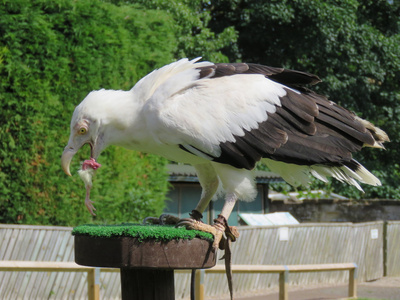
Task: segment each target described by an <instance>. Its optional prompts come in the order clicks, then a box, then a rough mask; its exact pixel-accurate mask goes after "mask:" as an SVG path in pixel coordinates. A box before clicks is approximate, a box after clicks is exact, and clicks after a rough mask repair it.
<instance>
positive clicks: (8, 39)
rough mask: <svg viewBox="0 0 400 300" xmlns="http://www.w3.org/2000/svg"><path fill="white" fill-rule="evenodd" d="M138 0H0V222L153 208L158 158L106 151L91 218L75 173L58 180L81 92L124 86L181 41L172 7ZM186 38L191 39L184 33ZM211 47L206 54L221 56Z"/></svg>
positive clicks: (162, 176)
mask: <svg viewBox="0 0 400 300" xmlns="http://www.w3.org/2000/svg"><path fill="white" fill-rule="evenodd" d="M143 3H144V2H143ZM143 3H142V4H140V3H139V2H138V3H133V4H132V3H131V4H130V3H126V2H121V3H117V4H116V3H112V2H111V1H110V2H107V1H105V2H104V1H97V0H80V1H67V0H56V1H45V0H42V1H41V0H39V1H29V0H13V1H3V2H2V5H1V6H0V77H1V81H0V143H1V147H0V223H29V224H53V225H76V224H78V223H82V222H88V221H96V222H122V221H125V222H127V221H138V220H140V219H142V218H143V217H145V216H147V215H149V214H151V215H155V214H160V213H161V212H162V209H163V207H164V200H165V194H166V192H167V185H168V183H167V175H166V172H165V171H166V170H165V164H166V161H165V160H164V159H161V158H159V157H155V156H152V155H146V154H142V153H134V152H131V151H126V150H124V149H121V148H116V147H110V148H109V149H108V150H106V151H105V152H104V153H103V154H102V155H101V157H100V159H99V162H100V163H101V164H102V165H103V167H102V168H101V169H100V170H99V171H98V172H97V174H96V177H95V179H94V188H93V190H92V200H94V201H96V203H95V207H96V208H97V209H98V210H97V214H98V216H97V217H96V218H95V219H94V220H91V216H90V214H89V213H88V212H87V211H86V208H85V206H84V205H83V200H84V197H85V190H84V185H83V183H82V182H81V181H80V179H79V177H78V176H77V175H75V176H73V178H72V179H71V178H67V176H65V175H64V174H63V172H62V170H61V167H60V156H61V153H62V150H63V147H64V146H65V145H66V143H67V141H68V136H69V133H68V131H69V122H70V118H71V115H72V112H73V109H74V107H75V106H76V105H77V104H79V102H80V101H81V100H82V99H83V98H84V97H85V96H86V94H87V93H88V92H89V91H91V90H95V89H100V88H108V89H130V88H131V87H132V86H133V84H134V83H135V82H136V81H137V80H138V79H140V78H141V77H142V76H144V75H146V74H147V73H148V72H150V71H152V70H153V69H154V68H156V67H160V66H162V65H164V64H166V63H169V62H171V61H173V60H174V56H175V55H176V54H177V53H178V52H179V51H181V50H179V48H178V46H179V45H178V44H177V43H176V38H177V37H180V38H182V39H184V38H185V37H184V36H182V32H183V31H187V30H186V29H184V27H185V26H186V25H185V24H179V23H178V22H176V15H178V14H179V13H180V10H179V7H175V8H174V13H171V12H169V11H166V10H164V9H155V7H151V5H147V7H146V6H144V5H143ZM153 8H154V9H153ZM189 8H190V7H189ZM186 10H187V9H186V8H185V9H182V12H181V13H182V14H184V13H185V11H186ZM189 12H190V9H189ZM190 13H191V16H188V17H187V22H191V21H190V20H191V18H192V17H193V15H194V13H192V12H190ZM196 20H197V19H196ZM196 20H195V21H196ZM196 22H198V21H196ZM199 26H202V24H199ZM206 31H209V30H208V29H206ZM188 35H189V34H188ZM209 38H210V40H212V39H213V38H214V37H213V36H212V34H210V36H209ZM186 39H187V40H188V41H194V40H196V38H195V35H194V36H192V35H191V34H190V37H189V36H187V37H186ZM216 39H217V38H216ZM180 43H181V44H182V43H184V41H183V40H181V41H180ZM190 44H191V43H189V42H188V43H187V46H188V49H192V46H190ZM193 44H195V42H193ZM217 48H218V47H217V46H216V47H214V48H213V49H212V50H210V51H208V52H207V55H208V56H209V57H221V55H220V54H218V51H217ZM192 50H193V49H192ZM188 51H189V50H188ZM194 53H195V50H193V51H192V53H191V54H194ZM88 157H89V148H87V149H86V150H85V149H82V150H81V151H80V153H78V154H77V156H76V157H75V158H74V161H73V165H72V166H71V170H73V171H74V170H78V169H79V164H80V162H81V161H83V160H84V159H87V158H88Z"/></svg>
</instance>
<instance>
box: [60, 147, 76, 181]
mask: <svg viewBox="0 0 400 300" xmlns="http://www.w3.org/2000/svg"><path fill="white" fill-rule="evenodd" d="M76 152H77V151H76V150H75V149H73V148H71V147H68V146H67V147H65V149H64V151H63V153H62V155H61V166H62V169H63V170H64V172H65V174H67V175H68V176H72V175H71V171H70V170H69V165H70V164H71V161H72V158H73V157H74V155H75V153H76Z"/></svg>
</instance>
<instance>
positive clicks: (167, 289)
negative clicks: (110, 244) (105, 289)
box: [120, 268, 175, 300]
mask: <svg viewBox="0 0 400 300" xmlns="http://www.w3.org/2000/svg"><path fill="white" fill-rule="evenodd" d="M120 272H121V292H122V300H143V299H146V300H158V299H165V300H174V299H175V289H174V271H173V270H160V269H131V268H121V271H120Z"/></svg>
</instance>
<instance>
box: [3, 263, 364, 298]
mask: <svg viewBox="0 0 400 300" xmlns="http://www.w3.org/2000/svg"><path fill="white" fill-rule="evenodd" d="M342 270H346V271H349V288H348V294H347V295H348V297H349V298H352V299H356V298H357V265H356V264H354V263H347V264H323V265H284V266H280V265H271V266H266V265H263V266H261V265H260V266H255V265H233V266H232V272H233V273H250V274H253V273H277V274H279V300H288V299H289V296H288V277H289V273H296V272H297V273H298V272H322V271H342ZM0 271H7V272H23V271H28V272H85V273H87V293H88V294H87V299H88V300H99V299H100V280H99V278H100V272H119V269H112V268H93V267H84V266H80V265H77V264H76V263H74V262H45V261H12V260H8V261H7V260H3V261H0ZM178 272H184V273H187V272H189V271H188V270H181V271H177V273H178ZM201 273H203V274H201ZM204 273H225V268H224V267H223V266H220V265H219V266H215V267H213V268H211V269H207V270H196V286H195V295H196V296H195V298H196V300H205V292H204V290H205V288H204V280H202V278H203V277H204Z"/></svg>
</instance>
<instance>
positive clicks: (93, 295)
mask: <svg viewBox="0 0 400 300" xmlns="http://www.w3.org/2000/svg"><path fill="white" fill-rule="evenodd" d="M99 276H100V269H99V268H94V269H90V270H88V272H87V285H88V299H89V300H99V299H100V282H99Z"/></svg>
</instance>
